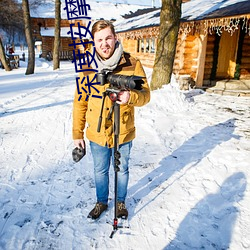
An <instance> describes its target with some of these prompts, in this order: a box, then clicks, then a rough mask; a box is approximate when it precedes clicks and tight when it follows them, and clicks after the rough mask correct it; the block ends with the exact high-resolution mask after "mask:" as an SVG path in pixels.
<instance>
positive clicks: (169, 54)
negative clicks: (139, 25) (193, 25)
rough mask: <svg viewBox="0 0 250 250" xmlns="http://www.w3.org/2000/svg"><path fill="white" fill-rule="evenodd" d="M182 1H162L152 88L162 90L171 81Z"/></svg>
mask: <svg viewBox="0 0 250 250" xmlns="http://www.w3.org/2000/svg"><path fill="white" fill-rule="evenodd" d="M181 3H182V0H162V8H161V15H160V31H159V38H158V44H157V51H156V57H155V63H154V68H153V74H152V81H151V84H150V87H151V89H152V90H154V89H157V88H160V87H161V86H162V85H163V84H168V83H170V81H171V74H172V70H173V64H174V57H175V48H176V43H177V38H178V31H179V25H180V17H181Z"/></svg>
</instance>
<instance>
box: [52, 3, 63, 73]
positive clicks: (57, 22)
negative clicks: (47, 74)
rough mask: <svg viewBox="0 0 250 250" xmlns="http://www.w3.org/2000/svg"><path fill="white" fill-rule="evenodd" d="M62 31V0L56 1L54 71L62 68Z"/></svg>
mask: <svg viewBox="0 0 250 250" xmlns="http://www.w3.org/2000/svg"><path fill="white" fill-rule="evenodd" d="M60 30H61V0H55V34H54V36H55V38H54V49H53V69H54V70H55V69H58V68H60V58H59V48H60V33H61V32H60Z"/></svg>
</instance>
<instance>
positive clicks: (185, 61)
mask: <svg viewBox="0 0 250 250" xmlns="http://www.w3.org/2000/svg"><path fill="white" fill-rule="evenodd" d="M197 39H198V37H197V36H195V35H187V36H183V35H179V36H178V40H177V47H176V52H175V60H174V67H173V73H174V74H176V75H177V76H180V75H189V76H190V77H191V78H192V79H193V80H194V79H196V74H197V58H198V54H199V46H198V41H197Z"/></svg>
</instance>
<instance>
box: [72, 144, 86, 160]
mask: <svg viewBox="0 0 250 250" xmlns="http://www.w3.org/2000/svg"><path fill="white" fill-rule="evenodd" d="M85 154H86V149H85V148H82V147H81V146H80V147H76V148H74V149H73V151H72V157H73V160H74V161H75V162H78V161H80V160H81V159H82V158H83V156H84V155H85Z"/></svg>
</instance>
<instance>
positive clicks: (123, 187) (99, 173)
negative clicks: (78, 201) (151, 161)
mask: <svg viewBox="0 0 250 250" xmlns="http://www.w3.org/2000/svg"><path fill="white" fill-rule="evenodd" d="M131 147H132V141H130V142H127V143H124V144H121V145H120V146H119V152H120V154H121V158H120V162H121V164H120V165H119V168H120V171H119V172H118V178H117V185H118V192H117V200H118V201H121V202H124V201H125V198H126V195H127V187H128V179H129V170H128V161H129V156H130V149H131ZM90 148H91V153H92V156H93V161H94V174H95V185H96V197H97V202H102V203H104V204H107V203H108V196H109V168H110V163H111V160H112V163H113V162H114V157H113V155H114V148H108V147H107V146H106V147H103V146H100V145H98V144H96V143H94V142H91V141H90Z"/></svg>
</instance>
